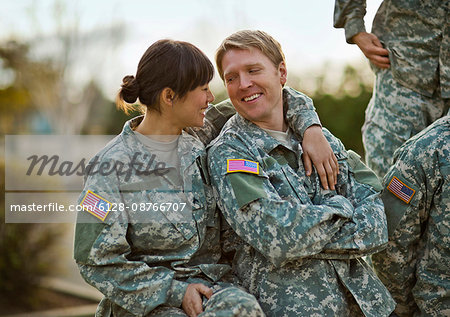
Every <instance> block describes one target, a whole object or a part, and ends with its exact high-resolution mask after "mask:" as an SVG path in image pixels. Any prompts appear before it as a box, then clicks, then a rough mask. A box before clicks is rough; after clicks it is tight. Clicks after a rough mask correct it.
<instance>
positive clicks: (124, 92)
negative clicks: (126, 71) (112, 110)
mask: <svg viewBox="0 0 450 317" xmlns="http://www.w3.org/2000/svg"><path fill="white" fill-rule="evenodd" d="M122 81H123V83H122V89H121V90H120V94H121V96H122V99H123V100H125V101H126V102H128V103H135V102H136V100H137V98H138V96H139V85H138V83H137V81H136V78H134V76H133V75H128V76H125V77H124V78H123V79H122Z"/></svg>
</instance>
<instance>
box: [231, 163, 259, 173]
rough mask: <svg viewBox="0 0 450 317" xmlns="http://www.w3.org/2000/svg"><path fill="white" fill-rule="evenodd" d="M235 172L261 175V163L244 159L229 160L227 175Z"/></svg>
mask: <svg viewBox="0 0 450 317" xmlns="http://www.w3.org/2000/svg"><path fill="white" fill-rule="evenodd" d="M235 172H244V173H253V174H259V163H258V162H254V161H250V160H244V159H227V173H235Z"/></svg>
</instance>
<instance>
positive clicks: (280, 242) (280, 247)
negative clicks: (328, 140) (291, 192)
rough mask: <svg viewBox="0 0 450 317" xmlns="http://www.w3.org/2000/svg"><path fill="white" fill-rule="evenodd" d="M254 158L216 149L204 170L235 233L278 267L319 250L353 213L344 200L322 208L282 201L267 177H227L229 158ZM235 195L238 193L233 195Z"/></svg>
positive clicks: (292, 199) (241, 152) (227, 148)
mask: <svg viewBox="0 0 450 317" xmlns="http://www.w3.org/2000/svg"><path fill="white" fill-rule="evenodd" d="M243 158H244V159H248V160H252V161H254V160H255V158H254V157H252V156H251V155H250V154H248V153H247V154H246V151H245V150H243V149H239V148H233V147H232V146H230V145H224V144H216V145H214V146H212V147H211V148H210V150H209V152H208V165H209V167H210V175H211V181H212V184H213V187H214V189H215V194H216V195H217V198H218V205H219V207H220V208H221V210H222V212H223V215H224V217H225V218H226V220H227V222H228V223H229V224H230V225H231V227H232V228H233V229H234V231H235V232H236V233H237V234H238V235H239V236H240V237H241V238H242V239H243V240H244V241H246V242H247V243H248V244H250V245H251V246H252V247H254V248H255V249H256V250H258V251H259V252H260V253H262V254H263V255H264V256H265V257H266V258H267V259H268V260H269V261H271V262H272V263H273V264H274V265H276V266H281V265H283V264H284V263H286V262H289V261H292V260H296V259H300V258H303V257H308V256H310V255H313V254H317V253H319V252H321V251H322V249H323V247H324V245H326V244H327V243H329V241H330V240H331V238H332V237H333V236H334V235H335V234H336V232H338V231H339V230H340V228H341V226H342V225H343V224H344V223H345V222H347V221H348V220H349V219H350V218H351V215H352V214H353V207H352V205H351V204H350V202H349V201H348V200H347V199H346V198H344V197H343V196H340V195H336V196H334V197H330V198H329V199H327V201H326V202H324V204H323V205H320V206H319V205H312V204H310V203H309V204H308V203H307V202H302V201H300V199H298V198H297V197H289V198H287V197H284V198H282V197H280V196H279V195H278V193H277V191H276V189H275V188H274V187H273V186H272V184H271V182H270V180H269V178H268V177H267V175H265V174H264V171H263V170H262V169H261V170H260V174H258V175H256V174H249V173H230V174H227V168H226V166H227V159H243ZM237 193H239V194H237Z"/></svg>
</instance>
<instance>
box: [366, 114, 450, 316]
mask: <svg viewBox="0 0 450 317" xmlns="http://www.w3.org/2000/svg"><path fill="white" fill-rule="evenodd" d="M449 158H450V117H449V116H448V115H447V116H445V117H444V118H441V119H439V120H438V121H436V122H434V123H433V124H432V125H431V126H429V127H428V128H427V129H425V130H424V131H422V132H421V133H419V134H418V135H416V136H415V137H413V138H411V139H409V140H408V141H407V142H406V143H405V144H404V145H403V146H402V147H400V148H399V149H398V150H397V151H396V152H395V157H394V160H395V164H394V166H392V168H391V169H390V170H389V172H388V173H387V175H386V177H385V179H384V183H385V187H386V189H385V190H384V191H383V193H382V199H383V201H384V204H385V208H386V216H387V220H388V229H389V243H388V247H387V249H386V250H385V251H383V252H381V253H378V254H376V255H373V257H372V258H373V263H374V265H375V268H376V271H377V273H378V276H379V277H380V279H381V280H382V281H383V283H384V284H385V285H386V286H387V288H388V289H389V291H390V292H391V294H392V295H393V297H394V299H395V300H396V301H397V307H396V310H395V312H396V313H397V314H398V315H399V316H450V294H449V292H450V235H449V234H450V214H449V210H450V161H449Z"/></svg>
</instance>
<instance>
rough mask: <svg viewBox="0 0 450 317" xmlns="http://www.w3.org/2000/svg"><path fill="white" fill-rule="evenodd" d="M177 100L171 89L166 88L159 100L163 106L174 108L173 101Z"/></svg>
mask: <svg viewBox="0 0 450 317" xmlns="http://www.w3.org/2000/svg"><path fill="white" fill-rule="evenodd" d="M174 98H175V92H174V91H173V90H172V89H171V88H169V87H166V88H164V89H163V90H162V91H161V94H160V95H159V100H160V104H161V105H167V106H171V107H172V106H173V100H174Z"/></svg>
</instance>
